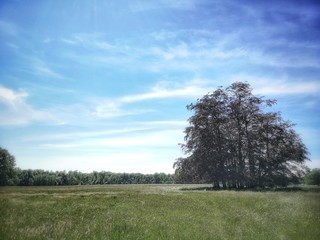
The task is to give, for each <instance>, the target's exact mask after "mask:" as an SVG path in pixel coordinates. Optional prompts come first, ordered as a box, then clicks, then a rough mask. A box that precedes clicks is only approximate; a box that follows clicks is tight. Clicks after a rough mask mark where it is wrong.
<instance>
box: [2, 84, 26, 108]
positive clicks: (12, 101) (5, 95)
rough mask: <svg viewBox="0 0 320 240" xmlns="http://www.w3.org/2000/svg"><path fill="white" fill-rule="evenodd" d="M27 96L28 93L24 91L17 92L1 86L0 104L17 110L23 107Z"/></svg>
mask: <svg viewBox="0 0 320 240" xmlns="http://www.w3.org/2000/svg"><path fill="white" fill-rule="evenodd" d="M27 96H28V93H27V92H25V91H23V90H20V91H18V92H16V91H14V90H12V89H9V88H6V87H4V86H1V85H0V102H2V103H4V104H6V105H7V106H8V107H10V108H13V109H17V108H18V107H19V106H20V105H23V104H24V102H25V99H26V97H27Z"/></svg>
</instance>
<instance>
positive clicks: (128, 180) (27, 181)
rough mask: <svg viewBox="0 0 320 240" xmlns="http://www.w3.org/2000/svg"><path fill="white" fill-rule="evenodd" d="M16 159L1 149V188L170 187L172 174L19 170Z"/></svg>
mask: <svg viewBox="0 0 320 240" xmlns="http://www.w3.org/2000/svg"><path fill="white" fill-rule="evenodd" d="M15 165H16V163H15V158H14V157H13V156H12V155H11V154H10V153H9V152H8V151H7V150H6V149H3V148H1V147H0V186H8V185H19V186H59V185H94V184H170V183H173V182H174V175H173V174H165V173H154V174H141V173H112V172H105V171H101V172H97V171H94V172H91V173H81V172H79V171H69V172H66V171H55V172H54V171H44V170H31V169H28V170H21V169H20V168H16V167H15Z"/></svg>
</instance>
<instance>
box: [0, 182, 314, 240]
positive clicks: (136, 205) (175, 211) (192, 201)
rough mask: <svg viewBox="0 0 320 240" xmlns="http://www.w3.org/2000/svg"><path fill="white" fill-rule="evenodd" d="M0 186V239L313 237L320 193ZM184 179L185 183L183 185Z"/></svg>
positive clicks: (173, 187) (176, 187)
mask: <svg viewBox="0 0 320 240" xmlns="http://www.w3.org/2000/svg"><path fill="white" fill-rule="evenodd" d="M182 187H184V188H185V187H186V186H185V185H184V186H181V185H111V186H80V187H79V186H76V187H6V188H0V213H1V215H0V226H1V227H0V239H299V240H300V239H318V238H319V236H320V229H319V226H320V193H315V192H265V193H261V192H234V191H216V192H214V191H181V190H180V189H181V188H182ZM187 187H190V186H187Z"/></svg>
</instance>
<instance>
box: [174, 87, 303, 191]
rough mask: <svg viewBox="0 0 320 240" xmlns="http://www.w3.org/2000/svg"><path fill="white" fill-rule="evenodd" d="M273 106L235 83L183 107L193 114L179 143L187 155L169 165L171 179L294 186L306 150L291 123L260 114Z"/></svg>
mask: <svg viewBox="0 0 320 240" xmlns="http://www.w3.org/2000/svg"><path fill="white" fill-rule="evenodd" d="M275 103H276V101H275V100H269V99H265V98H264V97H260V96H255V95H253V94H252V89H251V87H250V85H249V84H248V83H243V82H235V83H233V84H232V85H231V86H229V87H227V88H222V87H220V88H218V89H217V90H215V91H214V92H212V93H208V94H206V95H205V96H203V97H202V98H201V99H198V100H197V101H196V103H191V104H190V105H188V106H187V109H188V110H190V111H193V112H194V115H193V116H191V117H190V118H189V126H188V127H186V129H185V143H184V144H181V146H182V149H183V151H184V152H185V153H186V154H188V157H185V158H179V159H177V160H176V162H175V164H174V167H175V174H176V178H177V181H180V182H206V183H213V185H214V187H220V185H222V187H223V188H244V187H247V188H250V187H257V186H262V187H264V186H274V185H287V184H289V183H293V182H297V181H298V180H299V179H300V178H301V177H302V176H303V175H304V174H305V171H306V169H307V168H306V167H305V165H304V163H305V161H306V160H307V159H308V158H307V155H308V152H307V148H306V146H305V145H304V144H303V142H302V140H301V138H300V137H299V135H298V134H297V133H296V132H295V130H294V129H293V126H294V124H292V123H291V122H289V121H285V120H283V119H282V117H281V114H280V113H279V112H274V111H269V112H268V111H266V109H268V108H270V107H272V106H273V105H274V104H275Z"/></svg>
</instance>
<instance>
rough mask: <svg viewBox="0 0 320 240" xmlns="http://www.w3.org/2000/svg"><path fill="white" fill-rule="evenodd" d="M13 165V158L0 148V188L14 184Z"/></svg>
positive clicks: (14, 163) (14, 162)
mask: <svg viewBox="0 0 320 240" xmlns="http://www.w3.org/2000/svg"><path fill="white" fill-rule="evenodd" d="M15 165H16V161H15V158H14V156H12V155H11V154H10V153H9V152H8V150H6V149H4V148H1V147H0V186H4V185H13V184H14V177H15Z"/></svg>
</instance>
